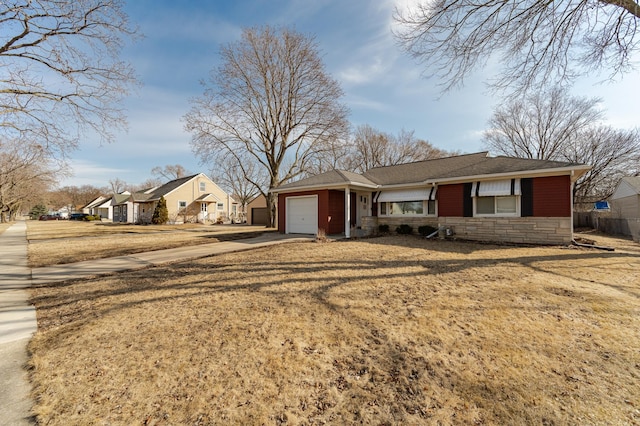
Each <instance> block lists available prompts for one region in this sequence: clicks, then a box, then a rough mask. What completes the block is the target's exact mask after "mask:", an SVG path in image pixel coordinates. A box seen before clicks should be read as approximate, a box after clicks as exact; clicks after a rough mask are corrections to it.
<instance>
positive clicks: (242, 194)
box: [211, 154, 269, 219]
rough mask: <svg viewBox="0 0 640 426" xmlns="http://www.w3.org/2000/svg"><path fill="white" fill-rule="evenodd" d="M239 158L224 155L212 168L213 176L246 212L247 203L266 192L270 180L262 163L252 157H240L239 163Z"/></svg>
mask: <svg viewBox="0 0 640 426" xmlns="http://www.w3.org/2000/svg"><path fill="white" fill-rule="evenodd" d="M238 158H239V157H237V156H232V155H229V154H227V155H224V156H223V157H222V158H221V159H220V161H218V162H217V165H216V167H215V168H214V169H212V170H211V177H212V178H213V179H214V180H215V181H216V182H218V183H219V184H220V185H221V186H222V187H223V188H225V190H226V191H227V192H230V193H231V194H232V195H233V198H234V199H235V200H236V201H238V202H239V203H240V205H241V207H242V212H245V211H246V206H247V204H249V202H250V201H251V200H253V199H254V198H255V197H256V196H257V195H258V194H260V193H261V192H262V193H264V191H265V189H266V188H267V187H268V183H269V181H268V176H267V173H266V170H265V169H264V168H262V167H260V164H257V163H256V162H255V161H252V159H251V158H240V160H239V161H240V162H241V164H239V163H238ZM261 188H262V191H261ZM236 219H238V218H236ZM242 219H244V218H242Z"/></svg>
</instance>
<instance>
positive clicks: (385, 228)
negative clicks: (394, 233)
mask: <svg viewBox="0 0 640 426" xmlns="http://www.w3.org/2000/svg"><path fill="white" fill-rule="evenodd" d="M378 232H380V233H381V234H386V233H387V232H389V225H385V224H383V225H378Z"/></svg>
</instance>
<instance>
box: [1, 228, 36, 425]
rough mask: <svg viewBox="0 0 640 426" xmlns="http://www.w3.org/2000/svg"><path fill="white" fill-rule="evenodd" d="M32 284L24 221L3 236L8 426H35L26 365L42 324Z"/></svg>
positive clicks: (3, 347) (5, 420) (3, 367)
mask: <svg viewBox="0 0 640 426" xmlns="http://www.w3.org/2000/svg"><path fill="white" fill-rule="evenodd" d="M29 285H31V270H30V269H29V267H28V266H27V225H26V223H25V222H24V221H20V222H16V223H15V224H13V225H12V226H10V227H9V228H7V229H6V230H5V231H4V232H3V233H2V234H0V384H1V385H0V413H2V420H1V421H2V424H7V425H30V424H34V422H33V421H32V419H31V407H32V406H33V402H32V400H31V397H30V395H29V394H30V392H31V385H30V384H29V379H28V377H27V372H26V370H25V365H26V363H27V361H28V355H27V344H28V343H29V339H31V336H32V335H33V333H35V331H36V329H37V327H38V323H37V321H36V311H35V308H34V307H33V306H32V305H30V304H29V294H28V293H27V290H25V289H26V288H27V287H29Z"/></svg>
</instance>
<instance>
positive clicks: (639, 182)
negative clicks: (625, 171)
mask: <svg viewBox="0 0 640 426" xmlns="http://www.w3.org/2000/svg"><path fill="white" fill-rule="evenodd" d="M631 195H640V176H625V177H623V178H622V179H620V182H618V185H617V186H616V189H615V191H613V194H612V195H611V197H610V198H611V199H612V200H617V199H618V198H624V197H629V196H631Z"/></svg>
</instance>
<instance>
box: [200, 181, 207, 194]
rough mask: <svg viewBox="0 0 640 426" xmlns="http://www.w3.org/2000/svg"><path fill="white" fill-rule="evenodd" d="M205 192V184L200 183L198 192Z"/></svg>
mask: <svg viewBox="0 0 640 426" xmlns="http://www.w3.org/2000/svg"><path fill="white" fill-rule="evenodd" d="M206 190H207V184H206V182H200V192H205V191H206Z"/></svg>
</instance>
